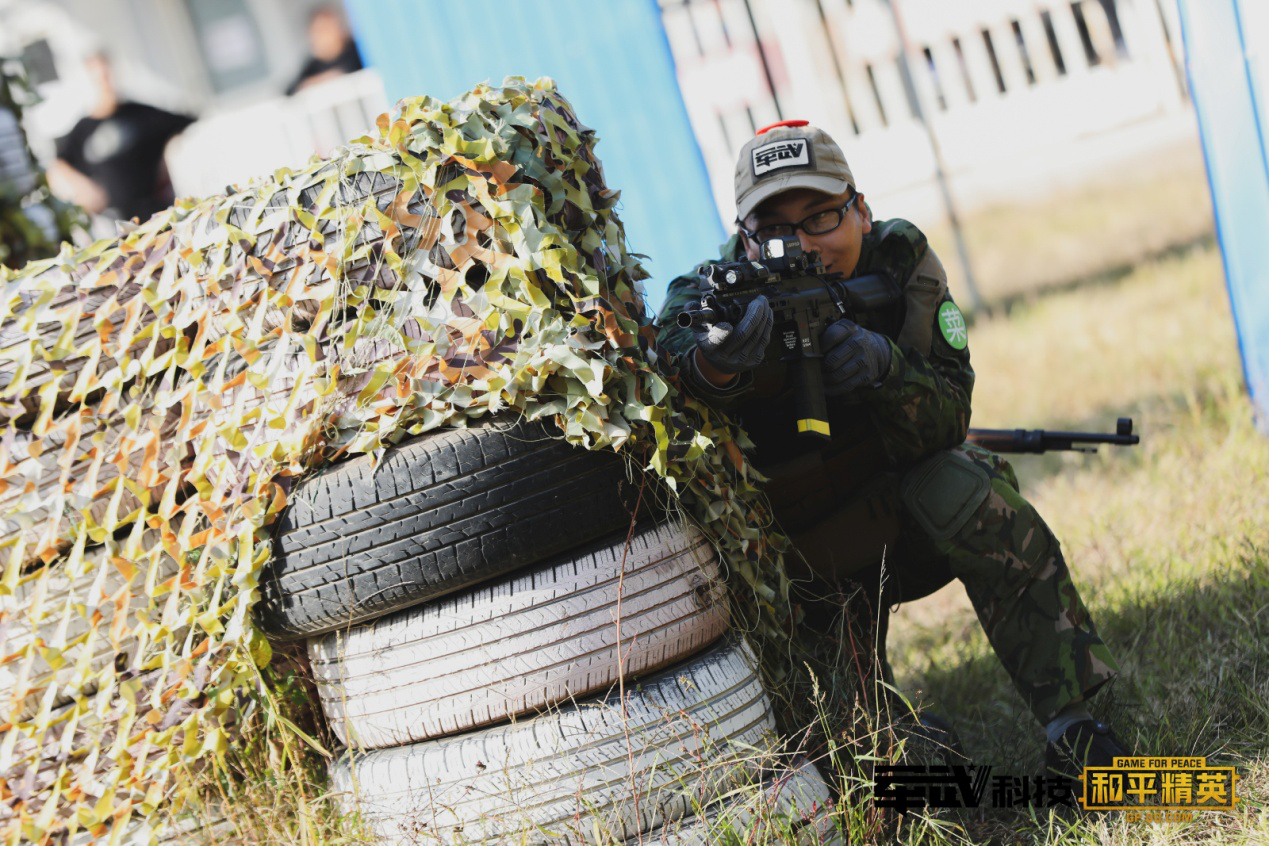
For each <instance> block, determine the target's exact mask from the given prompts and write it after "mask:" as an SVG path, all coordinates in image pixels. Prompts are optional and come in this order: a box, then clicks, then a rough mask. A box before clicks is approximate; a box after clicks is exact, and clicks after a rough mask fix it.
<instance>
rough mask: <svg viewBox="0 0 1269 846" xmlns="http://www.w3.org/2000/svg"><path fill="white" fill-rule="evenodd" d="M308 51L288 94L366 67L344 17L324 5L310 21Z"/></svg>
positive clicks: (314, 13)
mask: <svg viewBox="0 0 1269 846" xmlns="http://www.w3.org/2000/svg"><path fill="white" fill-rule="evenodd" d="M308 49H309V58H308V61H307V62H305V63H304V67H303V69H301V70H300V74H299V76H297V77H296V78H295V81H294V82H292V83H291V85H290V87H288V88H287V89H286V93H287V94H294V93H295V92H296V91H300V90H302V89H304V88H308V87H309V86H310V85H317V84H318V83H320V82H325V81H326V80H328V79H334V78H335V77H337V76H342V75H344V74H346V73H353V72H354V71H359V70H361V69H362V67H363V65H362V63H361V54H360V53H359V52H357V44H356V42H355V41H353V37H352V33H351V32H349V31H348V24H347V23H345V22H344V18H343V15H341V14H340V13H339V12H337V11H336V10H335V9H333V8H331V7H329V6H323V7H322V8H320V9H318V10H317V11H315V12H313V15H312V17H310V18H309V21H308Z"/></svg>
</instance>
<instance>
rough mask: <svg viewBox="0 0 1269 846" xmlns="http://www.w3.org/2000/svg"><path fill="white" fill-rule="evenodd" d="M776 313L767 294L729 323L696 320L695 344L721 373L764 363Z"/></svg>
mask: <svg viewBox="0 0 1269 846" xmlns="http://www.w3.org/2000/svg"><path fill="white" fill-rule="evenodd" d="M774 322H775V314H774V313H773V312H772V311H771V304H770V303H768V302H767V298H766V297H764V296H761V295H759V296H757V297H754V298H753V301H752V302H750V303H749V308H747V309H746V310H745V314H744V317H742V318H741V319H740V320H739V321H737V323H736V325H735V326H733V325H732V324H730V323H703V324H694V325H693V326H692V332H693V334H694V335H696V346H697V349H699V350H700V352H701V355H702V356H704V357H705V360H706V361H708V362H709V363H710V364H711V365H713V367H714V368H715V369H717V370H719V371H720V372H722V373H727V374H736V373H743V372H745V371H746V370H753V369H754V368H755V367H757V366H758V365H759V364H762V353H763V350H765V349H766V347H767V344H768V343H769V342H770V341H771V326H772V324H773V323H774Z"/></svg>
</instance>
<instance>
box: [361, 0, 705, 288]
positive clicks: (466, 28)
mask: <svg viewBox="0 0 1269 846" xmlns="http://www.w3.org/2000/svg"><path fill="white" fill-rule="evenodd" d="M346 6H347V9H348V15H349V19H350V21H351V23H352V28H353V31H354V33H355V35H356V38H357V44H358V46H359V47H360V49H361V52H362V55H363V56H364V57H365V58H366V61H367V64H369V65H370V66H372V67H374V68H376V69H377V70H378V71H379V72H380V73H381V74H382V75H383V78H384V82H385V84H386V86H387V89H388V97H389V99H391V100H397V99H399V98H401V97H406V96H413V95H417V94H430V95H432V96H434V97H439V98H441V99H446V100H448V99H450V98H452V97H455V96H457V95H459V94H461V93H462V92H464V91H467V90H469V89H470V88H471V87H472V86H473V85H475V84H476V83H478V82H482V81H487V82H493V83H499V82H501V81H502V79H503V77H505V76H508V75H518V76H524V77H526V78H528V79H535V78H537V77H539V76H550V77H552V78H554V79H555V81H556V83H557V84H558V85H559V88H560V91H561V92H562V93H563V94H564V96H566V97H568V99H569V100H570V101H572V103H573V105H574V106H575V107H576V109H577V114H578V117H579V118H580V119H581V121H582V122H583V123H584V124H586V125H587V126H590V127H593V128H594V129H595V130H596V131H597V132H598V133H599V139H600V142H599V145H598V146H597V148H596V152H597V153H598V155H599V157H600V159H601V160H602V161H603V163H604V176H605V178H606V180H607V182H608V184H609V185H610V186H612V187H613V188H616V189H619V190H620V191H621V197H622V201H621V206H620V207H619V213H620V215H621V219H622V221H623V223H625V226H626V235H627V238H628V240H629V247H630V249H632V250H633V251H634V252H638V253H645V254H647V255H648V256H649V258H650V261H649V262H647V268H648V271H649V272H650V273H652V276H653V278H652V279H650V280H649V281H648V282H647V287H648V299H649V302H650V304H651V305H652V306H653V308H656V307H658V306H659V305H660V303H661V302H662V301H663V299H664V293H665V286H666V284H667V283H668V282H669V280H670V279H672V278H673V277H674V276H677V275H678V274H680V273H684V272H687V271H688V270H690V269H691V267H692V266H693V265H694V264H696V263H697V262H699V261H702V260H704V259H707V258H713V257H714V256H715V255H716V249H717V246H718V244H719V243H720V242H721V241H722V240H723V238H724V237H725V235H724V230H723V226H722V221H720V220H719V218H718V211H717V209H716V208H715V206H714V202H713V195H712V194H711V193H710V186H709V179H708V176H707V175H706V172H705V163H704V160H703V159H702V157H701V153H700V149H699V148H698V147H697V145H696V140H695V137H694V136H693V134H692V129H691V126H690V124H689V123H688V117H687V109H686V108H685V107H684V105H683V98H682V94H681V93H680V91H679V87H678V81H677V79H676V77H675V73H674V63H673V59H672V58H671V55H670V47H669V43H668V42H667V41H666V38H665V32H664V30H663V28H662V25H661V17H660V13H659V11H658V9H657V5H656V2H655V0H606V2H602V3H598V2H595V0H515V2H508V3H487V4H469V3H454V2H448V3H443V2H438V0H346Z"/></svg>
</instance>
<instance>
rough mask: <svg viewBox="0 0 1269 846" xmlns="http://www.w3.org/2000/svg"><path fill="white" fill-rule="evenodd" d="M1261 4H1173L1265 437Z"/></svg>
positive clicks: (1266, 89) (1267, 349) (1268, 128)
mask: <svg viewBox="0 0 1269 846" xmlns="http://www.w3.org/2000/svg"><path fill="white" fill-rule="evenodd" d="M1264 2H1265V0H1179V3H1180V11H1181V28H1182V32H1183V34H1184V37H1185V52H1186V67H1187V70H1188V73H1189V79H1190V90H1191V91H1192V93H1193V97H1194V105H1195V109H1196V110H1197V112H1198V119H1199V131H1200V133H1201V135H1202V138H1203V154H1204V157H1205V158H1206V160H1207V175H1208V181H1209V182H1210V183H1211V189H1212V206H1213V208H1214V209H1215V211H1216V232H1217V237H1218V238H1219V240H1220V246H1221V256H1222V257H1223V258H1224V261H1225V278H1226V280H1227V283H1228V287H1229V299H1230V303H1231V305H1232V307H1233V310H1234V325H1235V327H1236V328H1237V331H1238V345H1239V349H1240V350H1241V352H1242V358H1243V373H1244V376H1245V378H1246V380H1247V388H1248V390H1249V391H1250V392H1251V399H1252V404H1253V406H1254V407H1255V409H1256V421H1257V425H1258V426H1259V428H1260V430H1261V431H1262V432H1264V433H1265V434H1269V153H1267V152H1266V149H1267V148H1266V143H1265V138H1266V135H1267V134H1269V123H1267V122H1269V64H1267V63H1269V26H1266V25H1265V24H1266V23H1269V16H1266V14H1265V12H1264V10H1263V7H1262V6H1261V5H1260V4H1263V3H1264ZM1253 21H1255V22H1257V23H1254V24H1253V23H1252V22H1253ZM1249 24H1250V25H1249Z"/></svg>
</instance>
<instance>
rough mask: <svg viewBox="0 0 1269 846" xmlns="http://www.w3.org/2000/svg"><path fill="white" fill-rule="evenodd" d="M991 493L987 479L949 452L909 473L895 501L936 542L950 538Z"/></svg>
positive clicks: (982, 471) (969, 463)
mask: <svg viewBox="0 0 1269 846" xmlns="http://www.w3.org/2000/svg"><path fill="white" fill-rule="evenodd" d="M990 493H991V476H990V475H989V474H988V473H987V471H986V470H985V469H983V468H982V467H979V466H978V465H977V464H975V463H973V462H970V461H965V460H964V459H961V458H957V457H956V456H955V455H954V454H953V453H952V452H951V451H950V450H944V451H942V452H938V453H935V454H934V455H932V456H930V457H929V458H927V459H925V460H924V461H922V462H921V463H920V464H918V465H916V466H915V467H913V468H912V469H911V470H909V471H908V472H907V473H906V474H905V475H904V477H903V481H902V482H901V483H900V485H899V497H900V499H901V500H902V502H903V505H904V507H905V508H906V509H907V510H908V513H909V514H911V515H912V518H913V519H914V520H916V522H917V524H918V525H919V526H921V528H922V529H924V530H925V532H926V533H927V534H928V535H929V536H930V537H931V538H932V539H933V540H936V541H944V540H947V539H948V538H951V537H952V536H953V535H955V534H956V533H957V532H959V531H960V530H961V529H962V528H964V527H965V524H966V523H968V522H969V520H970V518H971V517H973V516H974V513H975V512H976V511H978V507H979V506H980V505H982V504H983V501H984V500H986V499H987V495H988V494H990Z"/></svg>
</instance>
